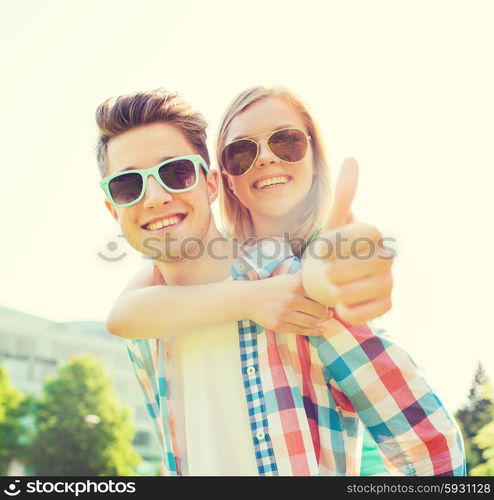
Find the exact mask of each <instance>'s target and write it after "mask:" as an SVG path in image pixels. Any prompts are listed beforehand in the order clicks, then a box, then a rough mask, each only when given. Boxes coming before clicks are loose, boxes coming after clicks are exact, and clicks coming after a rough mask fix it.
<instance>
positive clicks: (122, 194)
mask: <svg viewBox="0 0 494 500" xmlns="http://www.w3.org/2000/svg"><path fill="white" fill-rule="evenodd" d="M108 189H109V190H110V194H111V197H112V198H113V201H114V202H115V203H117V204H118V205H126V204H127V203H132V202H133V201H135V200H137V198H139V196H140V195H141V192H142V177H141V176H140V175H139V174H135V173H129V174H123V175H119V176H118V177H115V178H114V179H112V180H111V181H110V183H109V184H108Z"/></svg>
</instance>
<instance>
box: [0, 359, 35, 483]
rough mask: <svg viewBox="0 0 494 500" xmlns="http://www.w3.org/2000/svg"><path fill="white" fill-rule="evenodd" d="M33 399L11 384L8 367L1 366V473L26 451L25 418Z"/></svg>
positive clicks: (4, 473)
mask: <svg viewBox="0 0 494 500" xmlns="http://www.w3.org/2000/svg"><path fill="white" fill-rule="evenodd" d="M31 404H32V399H31V398H30V397H27V396H25V395H24V394H23V393H22V392H21V391H20V390H18V389H16V388H14V387H13V386H12V385H11V384H10V380H9V375H8V372H7V369H6V368H5V367H3V366H0V475H2V476H4V475H6V473H7V469H8V466H9V463H10V462H11V460H13V459H14V458H17V459H22V458H23V456H24V453H25V444H26V438H27V435H28V430H27V428H26V427H25V425H24V419H25V417H26V416H27V415H28V414H29V411H30V409H31Z"/></svg>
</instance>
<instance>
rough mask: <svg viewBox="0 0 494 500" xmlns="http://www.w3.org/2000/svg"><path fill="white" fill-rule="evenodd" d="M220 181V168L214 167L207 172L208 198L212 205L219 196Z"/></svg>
mask: <svg viewBox="0 0 494 500" xmlns="http://www.w3.org/2000/svg"><path fill="white" fill-rule="evenodd" d="M219 183H220V175H219V172H218V170H216V169H214V170H209V172H206V185H207V188H208V200H209V204H210V205H211V203H213V201H214V200H216V198H217V197H218V192H219Z"/></svg>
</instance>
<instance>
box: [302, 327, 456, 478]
mask: <svg viewBox="0 0 494 500" xmlns="http://www.w3.org/2000/svg"><path fill="white" fill-rule="evenodd" d="M331 321H333V322H334V321H335V320H331ZM383 334H384V330H382V329H378V328H375V327H372V326H368V325H363V326H359V327H351V326H350V325H342V326H341V328H340V330H339V332H337V333H334V334H331V335H328V336H327V338H325V337H320V338H317V339H316V338H313V339H311V342H312V343H313V345H314V346H315V347H317V350H318V353H319V356H320V358H321V360H323V363H324V365H325V369H324V371H325V377H326V379H327V380H328V381H330V380H332V381H334V382H335V383H336V384H333V391H332V392H333V396H334V397H335V400H336V403H337V405H338V406H339V407H340V408H342V409H344V410H346V411H350V412H352V411H355V412H356V413H357V414H358V416H359V418H360V420H361V421H362V422H363V424H364V425H365V426H366V427H367V429H368V430H369V432H370V434H371V436H372V437H373V438H374V440H375V441H376V443H377V445H378V446H379V448H380V450H381V453H382V454H383V457H384V461H385V463H386V465H387V466H388V467H389V469H390V472H391V473H393V474H398V475H403V474H404V475H417V476H432V475H434V476H436V475H465V462H464V449H463V441H462V437H461V434H460V431H459V429H458V427H457V425H456V423H455V421H454V418H453V417H452V416H451V414H450V413H449V412H448V411H447V410H446V409H445V407H444V406H443V405H442V403H441V401H440V400H439V398H438V397H437V396H436V394H435V393H434V392H433V391H432V389H431V388H430V386H429V384H428V383H427V381H426V380H425V378H424V377H423V375H422V373H421V371H420V370H419V368H418V367H417V365H416V364H415V363H414V362H413V360H412V359H411V358H410V356H409V355H408V354H407V353H406V352H405V351H404V350H403V349H401V348H400V347H398V346H397V345H396V344H394V343H393V342H392V341H391V340H390V339H389V338H388V337H387V336H385V335H383ZM335 385H336V386H337V389H335V388H334V386H335ZM340 391H341V392H340Z"/></svg>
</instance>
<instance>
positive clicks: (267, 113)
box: [223, 96, 314, 228]
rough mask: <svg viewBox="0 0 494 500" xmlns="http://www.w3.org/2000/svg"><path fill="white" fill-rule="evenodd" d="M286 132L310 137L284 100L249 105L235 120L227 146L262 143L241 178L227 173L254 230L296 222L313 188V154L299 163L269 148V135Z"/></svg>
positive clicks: (308, 153)
mask: <svg viewBox="0 0 494 500" xmlns="http://www.w3.org/2000/svg"><path fill="white" fill-rule="evenodd" d="M284 128H298V129H300V130H303V131H304V132H305V133H306V134H308V131H307V128H306V126H305V124H304V121H303V118H302V116H301V115H300V113H299V112H298V111H297V110H296V109H295V108H294V107H293V106H292V105H291V104H290V103H289V102H288V101H287V100H285V99H283V98H282V97H275V96H270V97H266V98H263V99H261V100H260V101H257V102H255V103H254V104H252V105H250V106H249V107H248V108H247V109H246V110H244V111H242V112H241V113H239V114H238V115H237V116H235V118H234V119H233V120H232V122H231V125H230V128H229V130H228V133H227V135H226V138H225V145H227V144H228V143H230V142H232V141H234V140H235V139H240V138H244V137H250V138H253V139H254V140H256V141H258V142H259V156H258V157H257V159H256V162H255V164H254V165H253V166H252V167H251V169H250V170H249V171H248V172H246V173H245V174H243V175H241V176H232V175H230V174H228V173H226V172H225V171H223V175H224V176H225V177H226V180H227V182H228V185H229V187H230V189H231V190H232V191H233V193H234V194H235V196H236V197H237V198H238V199H239V201H240V203H242V205H244V206H245V207H246V208H247V209H248V210H249V211H250V213H251V216H252V221H253V223H254V227H255V228H257V227H258V226H260V225H265V223H266V220H273V218H283V219H286V220H293V222H295V220H296V219H297V216H298V210H299V208H300V207H301V205H302V203H303V201H304V200H305V198H306V196H307V194H308V193H309V191H310V188H311V186H312V180H313V176H314V165H313V152H312V148H311V144H310V141H309V147H308V150H307V154H306V155H305V157H304V158H303V159H302V160H300V161H298V162H296V163H287V162H284V161H283V160H281V159H279V158H278V157H277V156H276V155H275V154H273V153H272V152H271V151H270V150H269V148H268V147H267V144H266V141H267V138H268V134H269V133H270V132H273V131H275V130H280V129H284Z"/></svg>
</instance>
